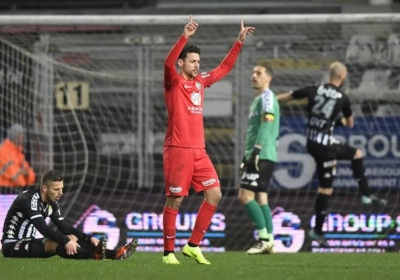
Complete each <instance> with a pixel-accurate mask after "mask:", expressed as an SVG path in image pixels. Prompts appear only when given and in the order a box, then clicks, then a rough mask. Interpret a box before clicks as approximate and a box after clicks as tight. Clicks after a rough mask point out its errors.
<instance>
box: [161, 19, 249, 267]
mask: <svg viewBox="0 0 400 280" xmlns="http://www.w3.org/2000/svg"><path fill="white" fill-rule="evenodd" d="M197 28H198V24H197V23H196V22H194V21H192V17H190V22H189V23H188V24H187V25H186V26H185V27H184V30H183V34H182V36H181V37H180V38H179V39H178V41H177V42H176V44H175V45H174V46H173V47H172V49H171V51H170V53H169V54H168V56H167V58H166V59H165V65H164V98H165V102H166V106H167V110H168V116H169V118H168V128H167V133H166V136H165V143H164V154H163V162H164V178H165V192H166V195H167V202H166V205H165V207H164V218H163V226H164V232H163V234H164V256H163V262H164V263H167V264H180V262H179V261H178V260H177V259H176V257H175V255H174V247H175V235H176V228H175V224H176V216H177V214H178V210H179V207H180V205H181V203H182V200H183V197H185V196H187V195H188V193H189V188H190V185H192V186H193V187H194V189H195V191H196V192H203V193H204V196H205V200H204V201H203V203H202V205H201V206H200V209H199V212H198V214H197V219H196V222H195V225H194V228H193V232H192V235H191V236H190V239H189V242H188V244H186V245H185V246H184V247H183V249H182V253H183V254H184V255H185V256H186V257H190V258H193V259H194V260H196V261H197V262H198V263H200V264H210V262H209V261H208V260H206V259H205V258H204V256H203V254H202V252H201V249H200V247H199V244H200V242H201V240H202V239H203V237H204V234H205V233H206V231H207V229H208V227H209V225H210V222H211V218H212V217H213V215H214V213H215V210H216V208H217V205H218V203H219V201H220V199H221V196H222V194H221V189H220V183H219V180H218V176H217V173H216V171H215V169H214V166H213V164H212V162H211V160H210V158H209V157H208V155H207V154H206V150H205V143H204V142H205V141H204V125H203V101H204V88H206V87H209V86H211V85H212V84H214V83H216V82H217V81H219V80H221V79H222V78H224V77H225V76H226V75H227V74H228V73H229V72H230V70H231V69H232V68H233V66H234V65H235V62H236V59H237V57H238V55H239V52H240V50H241V48H242V44H243V41H244V40H245V39H246V36H247V35H248V34H252V33H253V31H254V27H244V25H243V20H242V22H241V29H240V33H239V36H238V39H237V40H236V42H235V43H234V45H233V47H232V48H231V50H230V51H229V53H228V55H227V56H226V57H225V58H224V60H223V61H222V62H221V64H220V65H219V66H218V67H217V68H215V69H214V70H212V71H211V72H204V73H201V74H200V75H199V68H200V49H199V48H198V47H196V46H194V45H186V43H187V41H188V39H189V38H190V36H192V35H193V34H194V33H195V32H196V30H197ZM176 62H178V65H179V72H177V71H176V68H175V63H176Z"/></svg>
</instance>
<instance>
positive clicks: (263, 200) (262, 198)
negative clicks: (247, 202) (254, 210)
mask: <svg viewBox="0 0 400 280" xmlns="http://www.w3.org/2000/svg"><path fill="white" fill-rule="evenodd" d="M256 201H257V203H258V204H260V205H265V204H268V194H267V193H266V192H259V193H257V196H256Z"/></svg>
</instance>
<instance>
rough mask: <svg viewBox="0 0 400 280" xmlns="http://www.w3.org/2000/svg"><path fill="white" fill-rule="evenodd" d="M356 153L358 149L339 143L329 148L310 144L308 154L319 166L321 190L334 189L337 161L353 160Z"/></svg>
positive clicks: (308, 144)
mask: <svg viewBox="0 0 400 280" xmlns="http://www.w3.org/2000/svg"><path fill="white" fill-rule="evenodd" d="M356 151H357V149H356V148H353V147H351V146H349V145H348V144H346V143H341V142H339V141H337V142H336V143H333V144H331V145H329V146H323V145H320V144H317V143H313V142H308V143H307V152H308V153H309V154H310V155H311V156H312V157H313V158H314V160H315V162H316V164H317V173H318V180H319V186H320V187H321V188H332V186H333V180H334V178H335V175H336V164H337V163H336V161H337V160H352V159H353V158H354V155H355V154H356Z"/></svg>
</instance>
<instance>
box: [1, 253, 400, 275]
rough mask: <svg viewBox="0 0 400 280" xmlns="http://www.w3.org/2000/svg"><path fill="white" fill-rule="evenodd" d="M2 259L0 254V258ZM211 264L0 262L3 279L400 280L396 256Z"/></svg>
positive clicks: (235, 256) (154, 259) (225, 256)
mask: <svg viewBox="0 0 400 280" xmlns="http://www.w3.org/2000/svg"><path fill="white" fill-rule="evenodd" d="M0 255H1V253H0ZM205 256H206V257H207V258H208V259H209V260H210V261H211V263H212V265H210V266H203V265H198V264H197V263H196V262H195V261H193V260H192V259H188V258H185V257H183V256H182V255H181V254H180V253H177V257H178V259H179V260H180V261H181V262H182V265H179V266H171V265H165V264H163V263H162V261H161V253H141V252H137V253H135V254H134V255H133V256H131V257H130V258H129V259H128V260H124V261H111V260H106V261H94V260H88V261H85V260H84V261H78V260H65V259H60V258H51V259H44V260H43V259H41V260H40V259H4V258H0V279H4V280H30V279H34V280H39V279H40V280H45V279H54V280H67V279H68V280H71V279H72V280H81V279H82V280H91V279H93V280H103V279H104V280H106V279H107V280H113V279H122V280H125V279H127V280H136V279H154V280H169V279H174V280H180V279H183V280H208V279H210V280H214V279H216V280H225V279H227V280H228V279H229V280H233V279H240V280H245V279H263V280H274V279H279V280H285V279H287V280H289V279H290V280H292V279H293V280H301V279H305V280H306V279H307V280H314V279H318V280H319V279H322V280H329V279H334V280H346V279H349V280H357V279H360V280H369V279H371V280H391V279H400V256H399V254H394V253H388V254H320V253H318V254H312V253H299V254H275V255H262V256H247V255H245V253H244V252H227V253H205Z"/></svg>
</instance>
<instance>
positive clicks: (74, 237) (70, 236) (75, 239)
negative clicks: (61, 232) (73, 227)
mask: <svg viewBox="0 0 400 280" xmlns="http://www.w3.org/2000/svg"><path fill="white" fill-rule="evenodd" d="M67 236H68V237H69V239H70V240H72V241H74V242H78V240H79V239H78V237H76V236H75V235H73V234H69V235H67Z"/></svg>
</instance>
